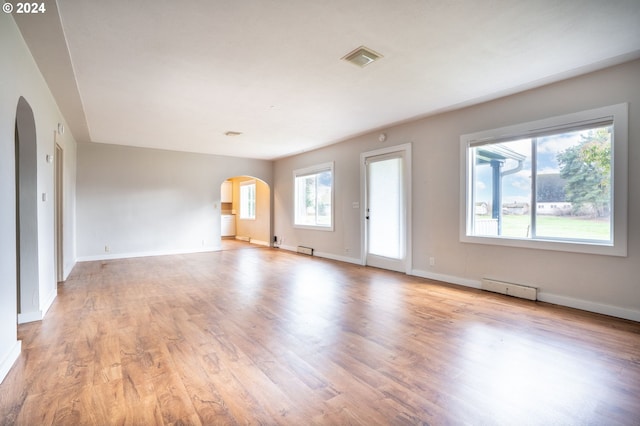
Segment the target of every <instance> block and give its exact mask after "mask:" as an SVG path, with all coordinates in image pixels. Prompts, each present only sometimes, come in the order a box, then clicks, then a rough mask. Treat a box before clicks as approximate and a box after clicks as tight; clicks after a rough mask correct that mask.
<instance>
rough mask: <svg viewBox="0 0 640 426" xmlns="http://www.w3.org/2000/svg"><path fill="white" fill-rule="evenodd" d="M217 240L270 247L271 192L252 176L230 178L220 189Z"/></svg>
mask: <svg viewBox="0 0 640 426" xmlns="http://www.w3.org/2000/svg"><path fill="white" fill-rule="evenodd" d="M220 228H221V229H220V236H221V239H223V240H226V241H228V240H236V241H242V242H246V243H250V244H254V245H260V246H265V247H269V246H271V188H270V187H269V185H268V184H267V183H266V182H264V181H263V180H261V179H258V178H256V177H253V176H233V177H229V178H228V179H226V180H225V181H224V182H222V184H221V185H220Z"/></svg>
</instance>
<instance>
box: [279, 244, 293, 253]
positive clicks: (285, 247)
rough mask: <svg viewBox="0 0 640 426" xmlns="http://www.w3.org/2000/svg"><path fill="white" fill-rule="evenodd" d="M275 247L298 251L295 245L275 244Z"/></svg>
mask: <svg viewBox="0 0 640 426" xmlns="http://www.w3.org/2000/svg"><path fill="white" fill-rule="evenodd" d="M277 248H281V249H282V250H287V251H293V252H297V251H298V248H297V247H295V246H285V245H280V246H277Z"/></svg>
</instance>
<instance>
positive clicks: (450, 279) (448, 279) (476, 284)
mask: <svg viewBox="0 0 640 426" xmlns="http://www.w3.org/2000/svg"><path fill="white" fill-rule="evenodd" d="M411 275H415V276H416V277H420V278H427V279H429V280H435V281H443V282H445V283H450V284H457V285H461V286H464V287H471V288H478V289H479V288H480V287H481V283H480V280H471V279H469V278H460V277H456V276H453V275H444V274H436V273H433V272H429V271H423V270H421V269H412V270H411Z"/></svg>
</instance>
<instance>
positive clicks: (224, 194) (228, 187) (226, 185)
mask: <svg viewBox="0 0 640 426" xmlns="http://www.w3.org/2000/svg"><path fill="white" fill-rule="evenodd" d="M220 191H221V197H220V202H221V203H231V202H233V183H232V182H231V181H230V180H225V181H224V182H222V187H221V189H220Z"/></svg>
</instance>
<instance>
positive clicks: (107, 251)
mask: <svg viewBox="0 0 640 426" xmlns="http://www.w3.org/2000/svg"><path fill="white" fill-rule="evenodd" d="M110 251H111V247H109V246H108V245H105V246H104V252H105V253H109V252H110Z"/></svg>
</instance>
